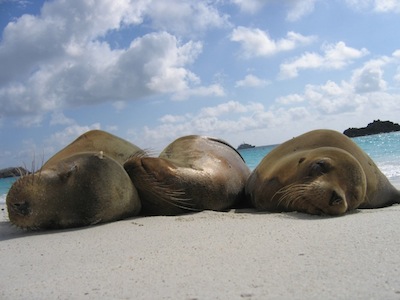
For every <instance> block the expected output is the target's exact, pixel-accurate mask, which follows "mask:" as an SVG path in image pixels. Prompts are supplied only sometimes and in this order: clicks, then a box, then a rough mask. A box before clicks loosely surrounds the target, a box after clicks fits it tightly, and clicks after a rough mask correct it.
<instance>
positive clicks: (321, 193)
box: [246, 130, 400, 215]
mask: <svg viewBox="0 0 400 300" xmlns="http://www.w3.org/2000/svg"><path fill="white" fill-rule="evenodd" d="M246 195H247V197H248V199H249V200H250V201H251V203H252V204H253V206H254V207H255V208H257V209H258V210H266V211H300V212H305V213H309V214H326V215H342V214H344V213H346V212H347V211H351V210H354V209H356V208H378V207H384V206H389V205H392V204H394V203H400V192H399V191H398V190H397V189H396V188H395V187H393V185H392V184H391V183H390V182H389V180H388V179H387V178H386V176H385V175H384V174H383V173H382V172H381V171H380V170H379V169H378V167H377V166H376V164H375V163H374V162H373V161H372V159H371V158H370V157H369V156H368V155H367V154H366V153H365V152H364V151H363V150H362V149H361V148H360V147H359V146H358V145H357V144H356V143H355V142H353V141H352V140H351V139H350V138H348V137H347V136H345V135H344V134H341V133H339V132H336V131H332V130H315V131H311V132H308V133H305V134H303V135H300V136H298V137H296V138H293V139H291V140H289V141H286V142H285V143H283V144H281V145H279V146H278V147H276V148H275V149H273V150H272V151H271V152H270V153H268V154H267V155H266V156H265V157H264V158H263V159H262V161H261V162H260V164H259V165H258V166H257V167H256V168H255V169H254V170H253V172H252V173H251V175H250V177H249V178H248V181H247V183H246Z"/></svg>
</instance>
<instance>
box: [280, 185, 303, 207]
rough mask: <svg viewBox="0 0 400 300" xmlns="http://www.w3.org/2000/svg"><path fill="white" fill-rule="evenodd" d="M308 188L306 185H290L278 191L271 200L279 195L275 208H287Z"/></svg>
mask: <svg viewBox="0 0 400 300" xmlns="http://www.w3.org/2000/svg"><path fill="white" fill-rule="evenodd" d="M308 188H309V187H308V186H307V185H306V184H298V183H292V184H290V185H288V186H285V187H283V188H281V189H280V190H278V191H277V192H276V193H275V194H274V196H273V197H272V199H274V197H275V196H278V195H281V197H280V198H279V200H278V202H277V206H278V207H279V206H281V205H283V206H285V207H286V208H288V207H290V206H292V205H293V204H294V203H296V202H297V201H298V199H300V198H302V197H303V195H304V192H306V191H307V190H308Z"/></svg>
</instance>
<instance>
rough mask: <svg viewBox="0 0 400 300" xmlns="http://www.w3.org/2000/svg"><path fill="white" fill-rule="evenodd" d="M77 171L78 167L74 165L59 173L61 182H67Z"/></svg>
mask: <svg viewBox="0 0 400 300" xmlns="http://www.w3.org/2000/svg"><path fill="white" fill-rule="evenodd" d="M77 170H78V166H77V165H76V164H73V165H72V166H70V167H68V168H66V169H65V170H64V171H62V172H59V173H58V177H60V179H61V180H67V179H68V178H69V177H70V176H71V175H72V174H73V173H75V172H76V171H77Z"/></svg>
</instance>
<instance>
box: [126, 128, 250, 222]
mask: <svg viewBox="0 0 400 300" xmlns="http://www.w3.org/2000/svg"><path fill="white" fill-rule="evenodd" d="M124 168H125V169H126V171H127V172H128V174H129V176H130V177H131V179H132V182H133V183H134V185H135V187H136V188H137V190H138V192H139V196H140V199H141V201H142V208H143V210H142V211H143V213H144V214H149V215H176V214H181V213H185V212H190V211H200V210H204V209H210V210H226V209H228V208H230V207H232V206H233V205H234V204H235V203H237V202H238V201H240V200H241V199H244V185H245V183H246V179H247V177H248V175H249V174H250V170H249V168H248V167H247V165H246V164H245V162H244V160H243V158H242V157H241V155H240V154H239V153H238V152H237V151H236V150H235V149H234V148H233V147H232V146H231V145H229V144H228V143H226V142H224V141H222V140H219V139H215V138H210V137H204V136H197V135H190V136H185V137H181V138H179V139H177V140H175V141H174V142H172V143H171V144H170V145H169V146H167V147H166V148H165V149H164V151H163V152H162V153H161V154H160V155H159V157H158V158H155V157H137V156H136V157H135V156H134V157H132V158H131V159H129V160H128V161H127V162H126V163H125V164H124Z"/></svg>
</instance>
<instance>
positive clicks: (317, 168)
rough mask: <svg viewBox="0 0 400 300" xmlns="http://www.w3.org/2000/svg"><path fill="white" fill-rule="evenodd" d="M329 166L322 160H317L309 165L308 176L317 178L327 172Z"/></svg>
mask: <svg viewBox="0 0 400 300" xmlns="http://www.w3.org/2000/svg"><path fill="white" fill-rule="evenodd" d="M329 169H330V167H329V164H328V163H327V162H326V161H324V160H319V161H316V162H314V163H313V164H312V165H311V169H310V175H311V176H318V175H322V174H325V173H328V172H329Z"/></svg>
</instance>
